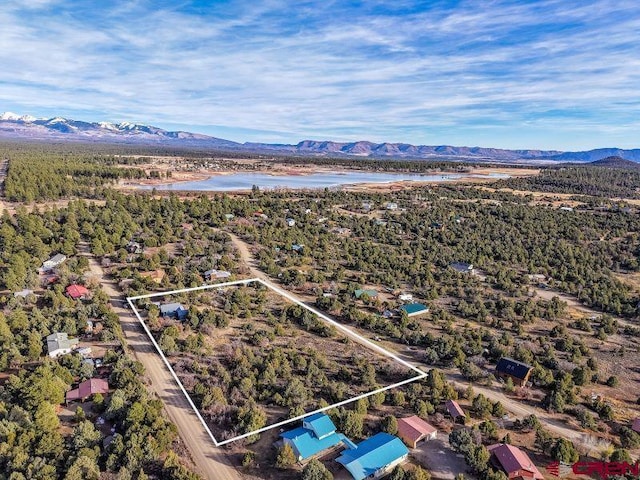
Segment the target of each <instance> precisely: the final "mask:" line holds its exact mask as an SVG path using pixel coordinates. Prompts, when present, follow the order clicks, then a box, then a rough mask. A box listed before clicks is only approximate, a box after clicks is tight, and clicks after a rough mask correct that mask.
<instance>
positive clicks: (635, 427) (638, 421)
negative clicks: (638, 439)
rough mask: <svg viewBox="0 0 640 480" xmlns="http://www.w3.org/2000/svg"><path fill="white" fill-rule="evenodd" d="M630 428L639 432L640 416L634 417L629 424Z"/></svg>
mask: <svg viewBox="0 0 640 480" xmlns="http://www.w3.org/2000/svg"><path fill="white" fill-rule="evenodd" d="M631 430H633V431H634V432H638V433H640V417H638V418H636V419H635V420H634V421H633V423H632V424H631Z"/></svg>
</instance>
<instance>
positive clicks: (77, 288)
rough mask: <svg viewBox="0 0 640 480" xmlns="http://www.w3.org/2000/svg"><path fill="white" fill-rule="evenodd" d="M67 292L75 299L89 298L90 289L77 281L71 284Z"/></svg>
mask: <svg viewBox="0 0 640 480" xmlns="http://www.w3.org/2000/svg"><path fill="white" fill-rule="evenodd" d="M65 292H67V295H69V297H71V298H73V299H74V300H78V299H79V298H87V297H88V296H89V290H88V289H87V287H85V286H84V285H78V284H77V283H74V284H71V285H69V286H68V287H67V288H66V290H65Z"/></svg>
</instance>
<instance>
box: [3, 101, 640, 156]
mask: <svg viewBox="0 0 640 480" xmlns="http://www.w3.org/2000/svg"><path fill="white" fill-rule="evenodd" d="M2 138H6V139H23V140H44V141H47V140H52V141H57V142H60V141H70V142H85V143H87V142H88V143H111V144H118V143H124V144H136V145H157V146H158V145H161V146H171V147H178V148H193V149H212V150H224V151H230V152H246V153H258V154H270V155H295V156H304V155H306V156H314V157H343V158H353V157H361V158H384V159H413V160H451V161H466V162H492V163H507V164H508V163H520V164H530V163H536V164H559V163H562V162H593V161H596V160H600V159H602V158H604V157H611V156H618V157H623V158H626V159H628V160H631V161H634V162H640V149H634V150H622V149H618V148H600V149H596V150H589V151H585V152H560V151H556V150H532V149H529V150H507V149H501V148H485V147H455V146H451V145H411V144H408V143H388V142H384V143H373V142H367V141H359V142H333V141H316V140H304V141H302V142H299V143H298V144H295V145H287V144H269V143H250V142H247V143H237V142H233V141H230V140H225V139H222V138H216V137H212V136H209V135H203V134H198V133H190V132H183V131H176V132H172V131H167V130H164V129H162V128H158V127H153V126H150V125H144V124H139V123H128V122H123V123H110V122H84V121H78V120H70V119H66V118H62V117H54V118H48V119H47V118H36V117H33V116H31V115H17V114H15V113H11V112H5V113H3V114H1V115H0V139H2Z"/></svg>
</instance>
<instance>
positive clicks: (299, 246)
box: [291, 243, 304, 253]
mask: <svg viewBox="0 0 640 480" xmlns="http://www.w3.org/2000/svg"><path fill="white" fill-rule="evenodd" d="M303 249H304V245H302V244H300V243H294V244H293V245H291V250H293V251H294V252H298V253H300V252H302V250H303Z"/></svg>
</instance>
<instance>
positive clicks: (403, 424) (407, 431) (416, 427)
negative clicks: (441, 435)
mask: <svg viewBox="0 0 640 480" xmlns="http://www.w3.org/2000/svg"><path fill="white" fill-rule="evenodd" d="M437 434H438V431H437V430H436V427H434V426H433V425H429V424H428V423H427V422H425V421H424V420H423V419H421V418H420V417H418V416H417V415H414V416H412V417H407V418H399V419H398V437H400V438H401V439H402V441H403V442H404V443H405V445H406V446H407V447H409V448H416V445H417V444H418V442H420V441H422V440H435V438H436V435H437Z"/></svg>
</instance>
